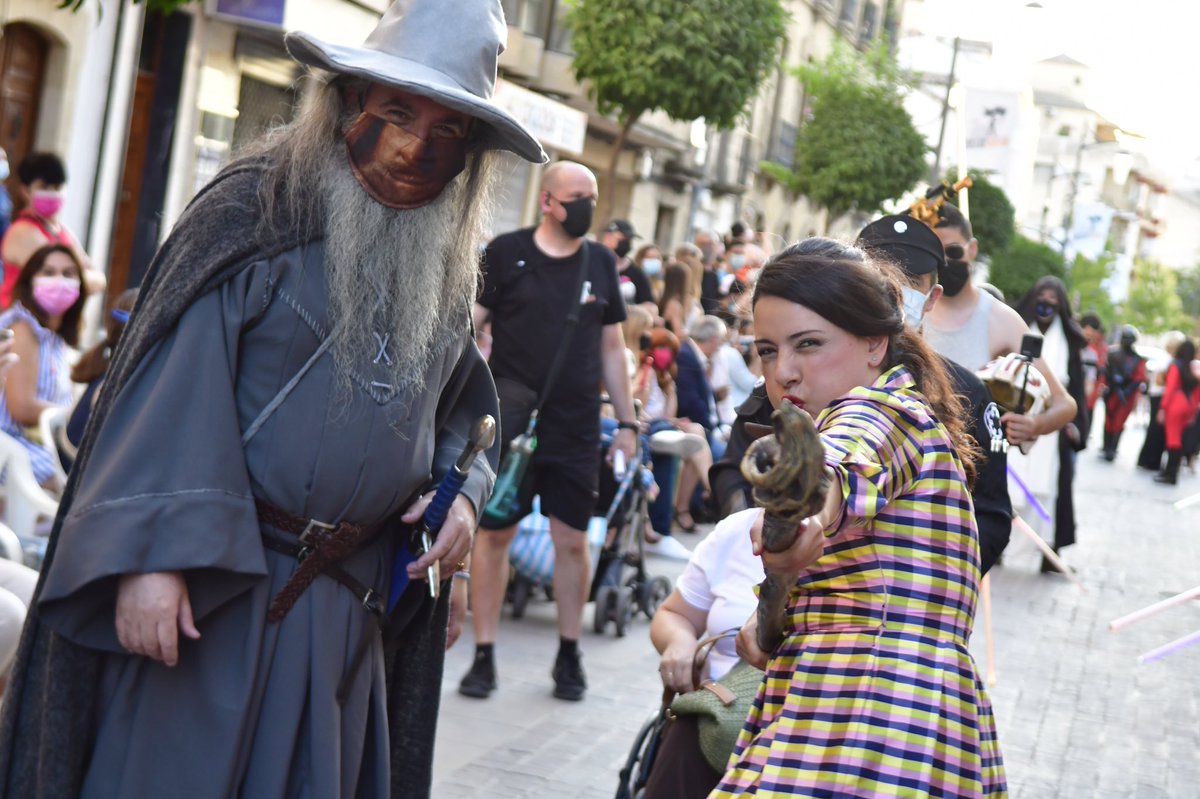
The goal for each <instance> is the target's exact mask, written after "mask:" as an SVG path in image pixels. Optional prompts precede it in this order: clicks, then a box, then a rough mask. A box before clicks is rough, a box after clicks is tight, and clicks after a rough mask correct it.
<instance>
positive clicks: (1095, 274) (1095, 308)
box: [1066, 252, 1119, 330]
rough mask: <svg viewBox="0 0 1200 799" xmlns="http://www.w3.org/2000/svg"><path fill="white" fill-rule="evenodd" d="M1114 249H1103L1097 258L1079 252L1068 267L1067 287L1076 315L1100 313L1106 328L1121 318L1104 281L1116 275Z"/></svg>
mask: <svg viewBox="0 0 1200 799" xmlns="http://www.w3.org/2000/svg"><path fill="white" fill-rule="evenodd" d="M1114 260H1115V258H1114V256H1113V254H1112V253H1109V252H1105V253H1101V255H1100V257H1099V258H1097V259H1096V260H1094V261H1093V260H1091V259H1090V258H1085V257H1084V256H1083V255H1076V256H1075V260H1074V261H1073V262H1072V263H1071V268H1070V269H1068V270H1067V280H1066V283H1067V287H1068V289H1069V290H1070V293H1071V302H1072V304H1073V305H1074V306H1075V311H1076V314H1077V315H1083V314H1085V313H1088V312H1091V313H1094V314H1096V315H1097V316H1099V317H1100V321H1101V322H1103V323H1104V326H1105V328H1107V329H1109V330H1111V329H1112V327H1113V325H1115V324H1116V323H1117V322H1118V321H1119V314H1118V312H1117V307H1116V305H1115V304H1114V303H1113V301H1112V296H1111V295H1110V294H1109V293H1108V286H1107V285H1105V284H1106V283H1107V281H1108V280H1109V278H1111V277H1112V275H1113V261H1114Z"/></svg>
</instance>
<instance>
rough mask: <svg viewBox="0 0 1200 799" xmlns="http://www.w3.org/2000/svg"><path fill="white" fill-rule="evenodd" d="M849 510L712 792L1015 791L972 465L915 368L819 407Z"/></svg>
mask: <svg viewBox="0 0 1200 799" xmlns="http://www.w3.org/2000/svg"><path fill="white" fill-rule="evenodd" d="M817 429H818V430H819V431H820V433H821V437H822V439H823V441H824V443H825V458H826V462H827V463H828V464H829V465H830V466H831V467H832V468H833V470H834V471H835V473H836V474H837V476H838V479H839V482H840V483H841V489H842V495H843V497H844V498H845V504H844V506H843V511H842V514H841V516H840V518H839V519H837V520H836V521H835V522H834V523H833V524H832V525H831V526H830V527H829V528H828V529H827V530H826V531H825V532H826V536H827V539H826V544H825V554H824V555H822V556H821V558H820V559H819V560H818V561H817V562H816V563H814V564H813V565H812V566H810V567H809V568H808V569H807V570H806V571H805V572H804V573H803V574H801V575H800V578H799V580H798V581H797V582H796V586H795V588H794V589H793V590H792V594H791V599H790V601H789V617H788V621H789V627H788V633H787V637H786V638H785V640H784V642H783V643H782V644H781V645H780V647H779V648H778V649H777V650H776V651H775V653H774V655H773V657H772V659H771V662H770V664H769V665H768V667H767V672H766V677H765V679H764V682H763V685H762V687H761V688H760V689H759V694H758V696H757V698H756V699H755V702H754V706H753V707H752V709H751V711H750V716H749V718H748V719H747V720H746V726H745V728H744V729H743V730H742V733H741V736H740V737H739V739H738V744H737V747H736V749H735V750H734V753H733V755H732V757H731V758H730V761H729V767H728V769H727V770H726V773H725V776H724V778H723V779H722V781H721V783H720V785H719V786H718V787H717V788H716V789H715V790H714V791H713V793H712V794H711V796H710V799H715V798H717V797H734V796H738V797H741V796H758V797H767V796H805V797H839V799H840V797H888V796H891V797H900V796H903V797H925V796H937V797H979V796H1005V795H1006V794H1007V788H1006V785H1005V779H1004V765H1003V762H1002V760H1001V757H1000V747H999V745H998V743H997V741H996V726H995V721H994V719H993V717H992V708H991V703H990V702H989V701H988V697H987V694H986V692H985V691H984V688H983V684H982V683H981V682H980V680H979V677H978V675H977V674H976V670H975V664H974V662H973V661H972V659H971V655H970V653H969V652H968V650H967V639H968V637H969V636H970V634H971V627H972V624H973V622H974V615H975V601H976V591H977V588H978V585H979V544H978V536H977V533H976V529H975V521H974V514H973V510H972V505H971V496H970V494H969V493H968V492H967V486H966V481H965V478H964V475H963V469H962V464H961V462H960V461H959V459H958V456H957V455H956V454H955V452H954V450H953V447H952V446H951V444H950V441H949V437H948V434H947V433H946V429H945V428H944V427H943V426H942V425H941V424H940V423H939V422H938V421H937V420H936V419H935V418H934V416H933V412H932V410H931V408H930V407H929V405H928V403H927V402H926V401H925V398H924V397H923V396H922V395H921V394H920V393H919V392H918V391H917V390H916V388H915V386H914V383H913V380H912V376H911V375H910V374H909V372H908V371H907V370H906V369H904V367H900V366H898V367H895V368H894V369H892V370H890V371H889V372H887V373H886V374H884V375H883V376H881V377H880V379H879V380H878V381H877V382H876V383H875V384H874V385H873V386H870V387H862V388H857V389H855V390H854V391H852V392H850V393H849V394H847V395H846V396H844V397H842V398H840V399H838V400H837V401H835V402H834V403H832V404H831V405H830V406H829V407H828V408H827V409H825V410H824V411H823V412H822V413H821V415H820V416H818V418H817Z"/></svg>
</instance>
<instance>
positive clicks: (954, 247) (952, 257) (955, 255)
mask: <svg viewBox="0 0 1200 799" xmlns="http://www.w3.org/2000/svg"><path fill="white" fill-rule="evenodd" d="M945 249H946V259H947V260H949V261H961V260H963V256H964V255H966V254H967V251H966V249H965V248H964V247H963V246H962V245H961V244H947V245H946V248H945Z"/></svg>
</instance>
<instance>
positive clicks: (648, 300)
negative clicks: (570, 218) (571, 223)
mask: <svg viewBox="0 0 1200 799" xmlns="http://www.w3.org/2000/svg"><path fill="white" fill-rule="evenodd" d="M636 238H640V237H639V236H638V234H637V233H635V232H634V230H633V225H631V224H629V222H628V221H626V220H624V219H614V220H613V221H611V222H609V223H608V226H607V227H606V228H604V233H603V234H602V235H601V236H600V243H601V244H603V245H604V246H605V247H607V248H609V249H610V250H612V251H613V252H614V253H616V254H617V275H618V276H620V279H621V297H622V298H623V299H624V300H625V304H626V305H645V306H647V307H646V310H648V311H650V312H651V313H652V314H654V315H655V316H658V303H657V302H656V301H655V299H654V291H653V290H652V289H651V288H650V278H648V277H646V273H645V272H643V271H642V268H641V267H640V266H638V265H637V264H635V263H634V262H633V259H632V258H630V257H629V251H630V250H631V249H632V248H633V240H634V239H636ZM650 306H653V307H650Z"/></svg>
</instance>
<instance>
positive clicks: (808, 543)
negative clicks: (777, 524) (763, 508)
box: [743, 513, 825, 629]
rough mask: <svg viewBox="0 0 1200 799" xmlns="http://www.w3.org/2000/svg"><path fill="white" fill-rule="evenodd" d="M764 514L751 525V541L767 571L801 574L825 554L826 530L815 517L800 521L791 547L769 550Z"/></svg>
mask: <svg viewBox="0 0 1200 799" xmlns="http://www.w3.org/2000/svg"><path fill="white" fill-rule="evenodd" d="M763 516H764V514H762V513H760V514H758V518H757V519H755V520H754V524H753V525H752V526H751V527H750V542H751V544H752V545H753V547H754V554H755V555H758V556H760V557H761V558H762V562H763V569H764V570H765V571H767V572H769V573H771V574H779V575H788V576H799V575H800V572H802V571H804V570H805V569H806V568H808V567H809V566H811V565H812V564H813V563H816V562H817V560H818V559H819V558H820V557H821V556H822V555H824V554H825V534H824V530H823V528H822V526H821V522H820V521H819V520H817V519H816V518H815V517H813V518H808V519H805V520H803V521H802V522H800V532H799V534H797V536H796V541H795V542H794V543H793V544H792V545H791V546H790V547H788V548H787V549H785V550H784V551H782V552H767V551H766V550H765V549H763V543H762V528H763ZM743 629H745V628H743Z"/></svg>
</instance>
